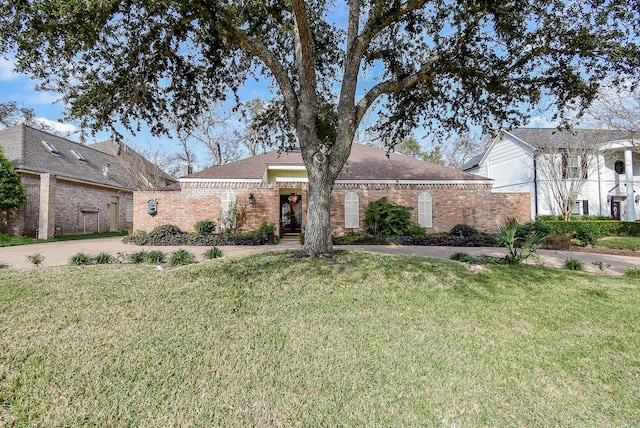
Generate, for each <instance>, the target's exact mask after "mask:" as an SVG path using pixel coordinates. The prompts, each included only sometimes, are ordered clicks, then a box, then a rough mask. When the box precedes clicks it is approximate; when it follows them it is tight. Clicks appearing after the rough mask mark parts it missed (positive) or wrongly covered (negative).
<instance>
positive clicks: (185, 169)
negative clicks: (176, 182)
mask: <svg viewBox="0 0 640 428" xmlns="http://www.w3.org/2000/svg"><path fill="white" fill-rule="evenodd" d="M192 173H193V167H192V166H191V165H182V166H181V167H180V176H181V177H184V176H185V175H189V174H192Z"/></svg>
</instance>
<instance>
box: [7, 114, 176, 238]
mask: <svg viewBox="0 0 640 428" xmlns="http://www.w3.org/2000/svg"><path fill="white" fill-rule="evenodd" d="M116 145H118V146H119V147H120V149H119V150H117V151H118V153H117V154H116V153H114V150H115V149H114V146H116ZM0 147H2V152H3V154H4V156H5V157H6V158H8V159H9V160H10V161H12V164H13V167H14V169H15V171H16V172H17V173H18V174H19V175H20V180H21V181H22V183H24V184H25V187H26V191H27V200H26V202H25V203H24V204H23V206H22V207H20V208H19V210H18V213H17V216H15V217H11V218H9V219H4V221H0V232H2V233H7V234H10V235H13V236H33V237H35V236H37V237H39V238H43V239H48V238H52V237H53V236H54V235H61V234H64V235H74V234H84V233H95V232H108V231H125V230H132V228H133V190H134V189H136V188H138V186H137V185H136V184H135V180H134V177H133V175H136V174H138V175H140V174H142V175H145V176H146V177H147V178H146V180H151V181H155V182H162V183H163V185H171V184H174V183H176V180H175V179H174V178H172V177H171V176H169V175H168V174H166V173H164V172H162V171H161V170H160V169H159V168H158V167H156V166H155V165H153V164H152V163H151V162H149V161H148V160H146V159H144V157H142V156H141V155H139V154H137V153H135V152H134V151H133V150H131V149H129V148H128V147H127V146H125V145H122V144H118V143H115V142H113V141H107V142H102V143H99V144H96V145H95V146H94V145H84V144H80V143H76V142H74V141H71V140H68V139H66V138H63V137H60V136H58V135H55V134H51V133H48V132H44V131H41V130H39V129H35V128H32V127H29V126H27V125H24V124H21V125H17V126H14V127H11V128H6V129H3V130H0ZM123 152H126V155H125V154H123ZM132 158H134V159H135V160H136V162H134V163H132V162H131V159H132ZM134 168H135V171H136V172H135V173H132V170H133V169H134ZM150 171H152V172H153V173H152V174H151V175H149V174H148V172H150ZM152 175H155V176H157V177H159V178H160V179H158V180H155V179H154V178H153V177H152Z"/></svg>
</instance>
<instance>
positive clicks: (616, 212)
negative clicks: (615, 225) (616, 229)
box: [611, 201, 620, 220]
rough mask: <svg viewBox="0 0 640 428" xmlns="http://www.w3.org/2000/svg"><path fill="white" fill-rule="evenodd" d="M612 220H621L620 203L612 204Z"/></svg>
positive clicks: (614, 202)
mask: <svg viewBox="0 0 640 428" xmlns="http://www.w3.org/2000/svg"><path fill="white" fill-rule="evenodd" d="M611 218H612V219H614V220H620V202H619V201H613V202H611Z"/></svg>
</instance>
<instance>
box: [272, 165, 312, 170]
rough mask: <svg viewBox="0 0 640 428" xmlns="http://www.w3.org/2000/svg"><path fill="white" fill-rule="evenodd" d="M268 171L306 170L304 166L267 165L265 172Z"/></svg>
mask: <svg viewBox="0 0 640 428" xmlns="http://www.w3.org/2000/svg"><path fill="white" fill-rule="evenodd" d="M269 170H280V171H306V170H307V168H306V167H305V166H304V165H268V166H267V171H269Z"/></svg>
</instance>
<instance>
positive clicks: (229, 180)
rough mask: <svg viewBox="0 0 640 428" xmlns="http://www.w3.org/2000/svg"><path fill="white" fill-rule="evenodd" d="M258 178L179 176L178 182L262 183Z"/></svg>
mask: <svg viewBox="0 0 640 428" xmlns="http://www.w3.org/2000/svg"><path fill="white" fill-rule="evenodd" d="M262 182H263V181H262V179H260V178H179V179H178V183H262Z"/></svg>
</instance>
